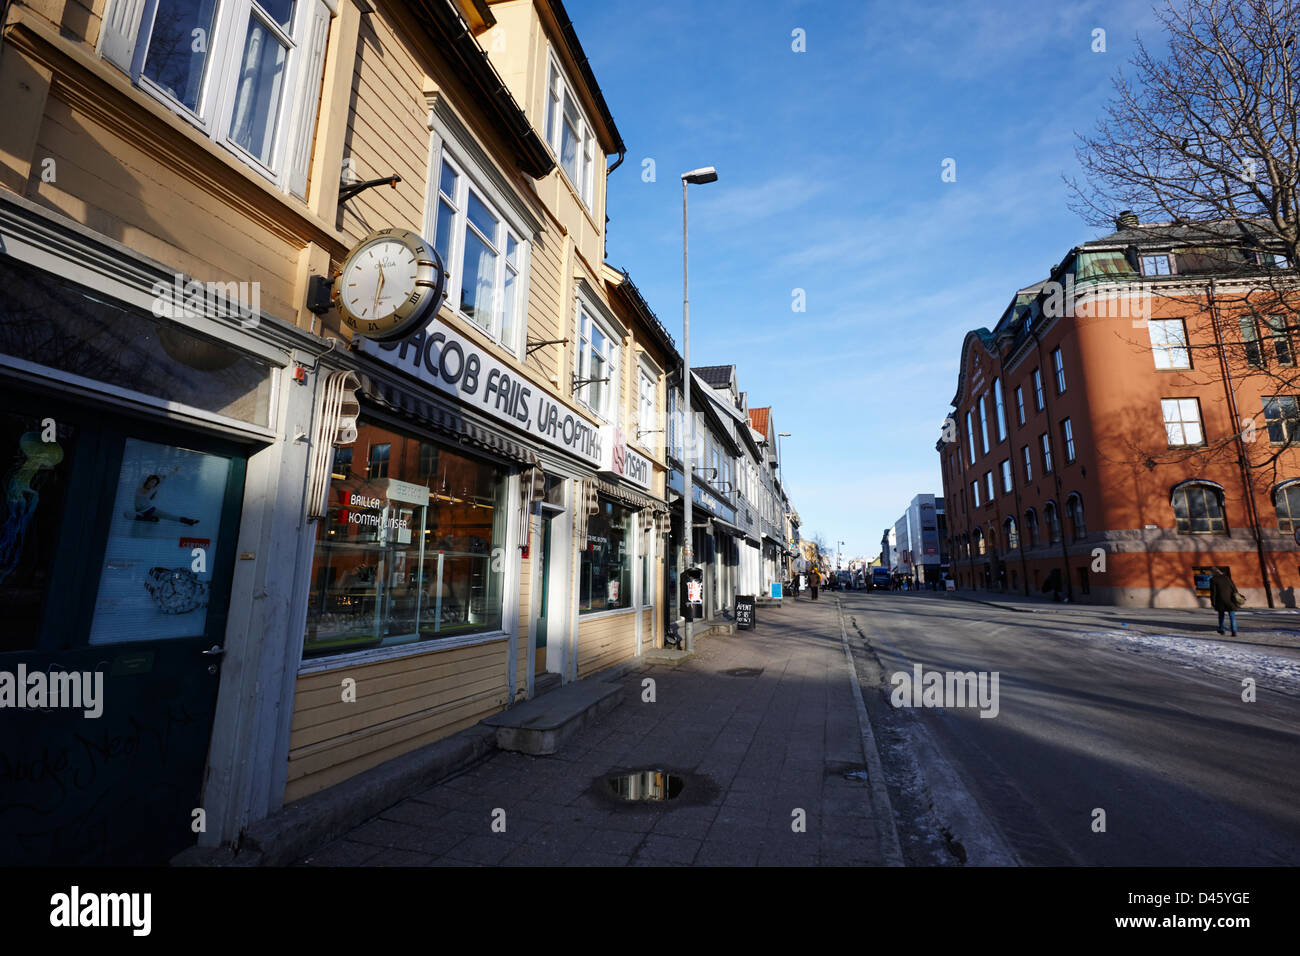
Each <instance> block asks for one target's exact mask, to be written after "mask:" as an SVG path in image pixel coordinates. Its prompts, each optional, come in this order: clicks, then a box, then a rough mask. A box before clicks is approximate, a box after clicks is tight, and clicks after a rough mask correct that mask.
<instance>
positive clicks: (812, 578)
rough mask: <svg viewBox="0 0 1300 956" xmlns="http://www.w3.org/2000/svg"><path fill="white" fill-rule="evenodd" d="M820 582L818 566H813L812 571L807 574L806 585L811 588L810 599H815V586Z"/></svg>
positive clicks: (820, 574) (820, 575) (820, 576)
mask: <svg viewBox="0 0 1300 956" xmlns="http://www.w3.org/2000/svg"><path fill="white" fill-rule="evenodd" d="M821 583H822V573H821V571H820V570H819V569H818V568H813V569H812V573H811V574H809V575H808V585H809V587H810V588H811V589H812V599H813V600H814V601H815V600H817V587H818V585H820V584H821Z"/></svg>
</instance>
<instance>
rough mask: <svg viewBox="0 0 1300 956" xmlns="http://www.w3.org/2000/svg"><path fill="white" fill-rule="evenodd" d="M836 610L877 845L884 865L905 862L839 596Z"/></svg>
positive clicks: (836, 601)
mask: <svg viewBox="0 0 1300 956" xmlns="http://www.w3.org/2000/svg"><path fill="white" fill-rule="evenodd" d="M835 611H836V613H837V614H839V618H840V644H841V645H842V646H843V648H844V659H845V660H846V661H848V662H849V678H850V680H851V681H852V682H853V700H854V703H856V704H857V706H858V729H859V730H860V731H861V734H862V755H863V756H864V757H865V758H866V760H867V773H868V776H869V778H870V779H869V780H868V783H869V784H870V786H871V804H872V810H873V812H872V814H871V817H872V819H873V820H874V821H875V823H876V834H877V835H878V836H879V837H880V848H881V851H882V852H883V854H884V857H885V865H886V866H904V865H905V864H904V863H903V848H902V847H901V846H900V845H899V843H898V823H897V821H896V820H895V819H894V806H893V804H892V803H891V802H890V799H889V787H888V786H887V785H886V784H885V768H884V765H883V764H882V763H881V761H880V751H879V750H878V749H877V748H876V735H875V733H873V732H872V730H871V719H870V718H869V717H868V716H867V705H866V702H865V701H863V699H862V685H861V684H859V683H858V669H857V667H855V666H854V664H853V649H852V648H851V647H849V635H848V631H846V630H845V628H844V606H843V605H842V604H841V603H840V599H839V598H838V597H837V598H836V599H835Z"/></svg>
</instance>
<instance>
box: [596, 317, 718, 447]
mask: <svg viewBox="0 0 1300 956" xmlns="http://www.w3.org/2000/svg"><path fill="white" fill-rule="evenodd" d="M618 352H619V340H618V339H617V338H616V337H615V336H614V334H613V333H612V331H611V330H610V329H609V328H608V327H607V326H606V325H605V324H604V323H603V322H601V321H600V320H598V319H596V318H595V317H594V315H593V310H591V309H589V308H588V307H587V305H586V304H585V303H580V304H579V305H578V348H577V350H576V354H575V358H576V360H577V371H576V374H577V376H578V384H577V386H576V387H575V388H574V391H573V397H574V399H575V400H576V401H578V402H579V403H581V404H583V405H585V406H586V407H587V408H588V409H590V410H591V411H593V412H595V413H596V415H598V416H600V417H601V418H603V419H605V421H613V420H614V419H615V417H616V416H617V414H618V378H619V369H618ZM714 467H715V468H716V467H717V464H716V463H715V464H714Z"/></svg>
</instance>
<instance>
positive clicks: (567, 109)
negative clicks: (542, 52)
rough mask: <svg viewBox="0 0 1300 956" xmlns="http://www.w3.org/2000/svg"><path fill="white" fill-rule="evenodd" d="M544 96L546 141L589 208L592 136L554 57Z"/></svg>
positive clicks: (593, 150)
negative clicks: (545, 97) (546, 94)
mask: <svg viewBox="0 0 1300 956" xmlns="http://www.w3.org/2000/svg"><path fill="white" fill-rule="evenodd" d="M546 88H547V91H548V93H549V95H548V96H547V99H546V141H547V142H548V143H550V145H551V150H552V152H554V153H555V155H556V156H557V157H558V158H559V160H560V167H561V168H562V169H563V170H564V174H565V175H566V176H568V177H569V182H570V183H571V184H572V185H573V188H574V190H575V191H576V192H577V193H578V195H579V196H581V197H582V202H583V203H584V204H585V205H586V207H587V208H588V209H590V208H592V189H593V182H594V179H595V167H596V137H595V135H594V134H593V133H592V129H591V124H590V123H589V122H587V115H586V113H584V112H583V110H582V107H581V106H579V105H578V100H577V97H576V96H575V94H574V90H573V87H572V85H571V84H570V83H569V81H568V78H567V77H566V76H565V75H564V71H563V70H561V69H560V66H559V64H558V63H557V62H556V60H555V57H554V56H553V55H552V57H551V61H550V76H549V80H548V82H547V87H546Z"/></svg>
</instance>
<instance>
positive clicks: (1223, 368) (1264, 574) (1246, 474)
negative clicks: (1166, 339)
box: [1209, 277, 1273, 608]
mask: <svg viewBox="0 0 1300 956" xmlns="http://www.w3.org/2000/svg"><path fill="white" fill-rule="evenodd" d="M1209 295H1210V324H1211V325H1213V326H1214V345H1215V351H1216V352H1217V353H1218V356H1219V371H1220V372H1221V373H1222V375H1223V394H1224V397H1226V398H1227V400H1228V412H1229V414H1231V415H1232V423H1233V424H1232V427H1233V429H1234V430H1235V431H1236V439H1237V441H1236V444H1237V466H1238V467H1239V468H1240V469H1241V481H1242V485H1243V486H1244V487H1245V489H1246V520H1247V521H1248V522H1249V523H1250V531H1251V534H1253V535H1254V536H1255V553H1256V554H1257V555H1258V556H1259V577H1260V580H1261V581H1263V582H1264V597H1265V598H1267V599H1268V606H1269V607H1270V608H1271V607H1273V588H1272V587H1270V586H1269V583H1268V562H1267V561H1266V560H1265V558H1264V538H1263V535H1262V534H1261V533H1260V528H1259V514H1258V512H1257V511H1256V508H1255V485H1254V482H1253V481H1251V478H1250V463H1249V461H1248V460H1247V457H1246V442H1245V439H1243V438H1242V437H1241V429H1240V427H1239V426H1240V424H1241V418H1240V416H1239V414H1238V412H1237V396H1236V395H1235V394H1233V390H1232V378H1231V376H1230V373H1229V372H1228V357H1227V354H1226V353H1225V352H1224V348H1223V338H1222V336H1221V334H1220V332H1221V330H1220V329H1219V306H1218V300H1217V299H1216V297H1215V281H1214V278H1213V277H1211V278H1210V286H1209ZM1263 348H1264V343H1263V341H1262V340H1261V343H1260V355H1261V356H1262V355H1263V354H1264V353H1263ZM1224 505H1225V510H1226V505H1227V502H1224ZM1224 523H1225V525H1226V524H1227V516H1226V515H1225V516H1224ZM1229 533H1230V534H1231V530H1229Z"/></svg>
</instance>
